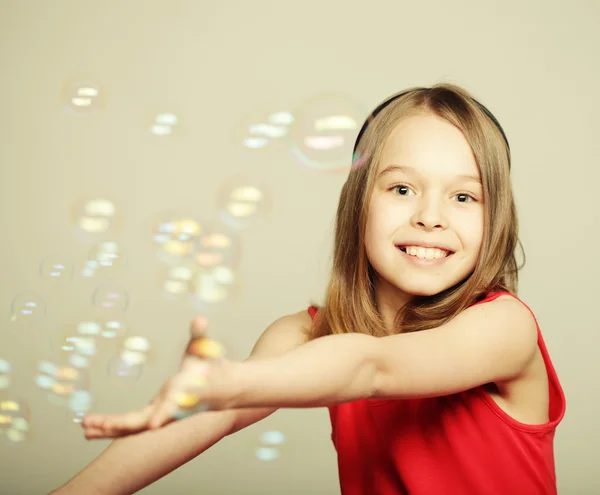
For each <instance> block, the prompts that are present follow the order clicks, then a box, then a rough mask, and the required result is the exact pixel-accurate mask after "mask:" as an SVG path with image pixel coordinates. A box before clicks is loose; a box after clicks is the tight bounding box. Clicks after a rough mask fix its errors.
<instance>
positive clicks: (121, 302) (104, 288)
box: [92, 284, 129, 311]
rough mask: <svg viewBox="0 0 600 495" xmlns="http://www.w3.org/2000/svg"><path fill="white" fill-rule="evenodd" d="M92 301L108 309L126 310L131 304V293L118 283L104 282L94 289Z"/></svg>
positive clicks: (95, 304)
mask: <svg viewBox="0 0 600 495" xmlns="http://www.w3.org/2000/svg"><path fill="white" fill-rule="evenodd" d="M92 303H93V304H94V306H96V307H98V308H102V309H106V310H113V311H125V309H127V306H128V305H129V294H128V293H127V291H126V290H125V289H124V288H122V287H120V286H118V285H113V284H103V285H100V286H98V288H96V290H95V291H94V295H93V297H92Z"/></svg>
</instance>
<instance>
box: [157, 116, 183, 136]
mask: <svg viewBox="0 0 600 495" xmlns="http://www.w3.org/2000/svg"><path fill="white" fill-rule="evenodd" d="M178 122H179V119H178V118H177V115H175V114H174V113H169V112H165V113H158V114H156V115H155V116H154V121H153V123H152V125H151V126H150V133H151V134H153V135H155V136H170V135H171V134H173V133H174V132H175V130H176V129H177V124H178Z"/></svg>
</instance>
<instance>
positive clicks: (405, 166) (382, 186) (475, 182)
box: [365, 114, 484, 306]
mask: <svg viewBox="0 0 600 495" xmlns="http://www.w3.org/2000/svg"><path fill="white" fill-rule="evenodd" d="M483 224H484V206H483V188H482V185H481V182H480V174H479V169H478V167H477V163H476V161H475V157H474V156H473V152H472V150H471V148H470V146H469V144H468V143H467V140H466V139H465V137H464V136H463V134H462V132H461V131H460V130H459V129H457V128H456V127H454V126H453V125H452V124H450V123H449V122H447V121H445V120H443V119H441V118H439V117H437V116H433V115H425V114H418V115H413V116H410V117H406V118H404V119H402V121H401V122H399V123H398V124H397V126H396V127H395V128H394V130H393V131H392V133H391V134H390V136H389V137H388V139H387V141H386V143H385V146H384V149H383V152H382V155H381V160H380V162H379V165H378V169H377V172H376V176H375V184H374V188H373V192H372V196H371V199H370V204H369V212H368V216H367V225H366V233H365V247H366V251H367V256H368V258H369V261H370V263H371V265H372V266H373V268H374V269H375V270H376V272H377V274H378V275H379V277H378V280H377V282H376V289H377V296H378V301H379V303H380V304H382V303H384V304H388V305H392V306H398V305H401V304H404V303H405V302H406V301H407V300H408V299H410V298H411V297H412V296H413V295H434V294H437V293H439V292H441V291H443V290H445V289H447V288H449V287H451V286H453V285H455V284H456V283H458V282H460V281H461V280H463V279H465V278H466V277H467V276H468V275H469V274H470V273H471V272H472V271H473V269H474V267H475V264H476V262H477V257H478V255H479V250H480V248H481V243H482V240H483Z"/></svg>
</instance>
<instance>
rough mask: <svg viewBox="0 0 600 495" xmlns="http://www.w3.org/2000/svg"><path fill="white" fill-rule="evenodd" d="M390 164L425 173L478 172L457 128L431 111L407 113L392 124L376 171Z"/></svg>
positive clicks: (466, 143)
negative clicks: (408, 167) (414, 113)
mask: <svg viewBox="0 0 600 495" xmlns="http://www.w3.org/2000/svg"><path fill="white" fill-rule="evenodd" d="M390 164H395V165H407V166H410V167H411V168H415V169H418V170H419V171H421V172H424V173H427V174H437V175H448V176H452V175H475V176H479V168H478V167H477V162H476V160H475V156H474V155H473V151H472V150H471V147H470V146H469V143H468V142H467V140H466V138H465V137H464V135H463V133H462V132H461V130H460V129H458V128H457V127H455V126H454V125H453V124H451V123H450V122H448V121H446V120H444V119H442V118H441V117H438V116H435V115H431V114H417V115H411V116H408V117H405V118H403V119H402V120H400V121H399V122H398V123H397V124H396V126H395V127H394V128H393V129H392V132H391V133H390V135H389V136H388V138H387V140H386V142H385V144H384V148H383V152H382V155H381V159H380V161H379V166H378V171H377V172H378V173H380V172H381V171H382V170H384V169H385V168H386V167H388V166H389V165H390Z"/></svg>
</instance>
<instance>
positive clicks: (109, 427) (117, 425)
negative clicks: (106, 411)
mask: <svg viewBox="0 0 600 495" xmlns="http://www.w3.org/2000/svg"><path fill="white" fill-rule="evenodd" d="M152 411H153V407H152V406H151V405H148V406H146V407H144V408H142V409H139V410H137V411H132V412H129V413H125V414H111V415H90V416H86V417H85V418H84V419H83V421H82V423H81V425H82V427H83V428H84V430H85V436H86V438H115V437H118V436H123V435H129V434H131V433H137V432H139V431H142V430H144V429H146V428H147V427H148V420H149V419H150V416H151V414H152Z"/></svg>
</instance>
